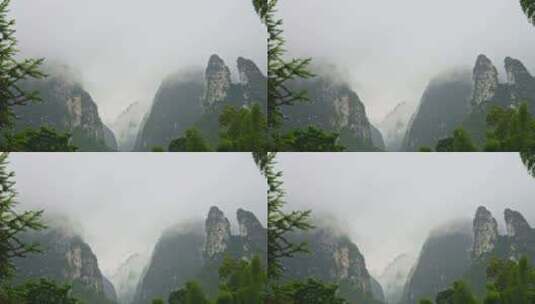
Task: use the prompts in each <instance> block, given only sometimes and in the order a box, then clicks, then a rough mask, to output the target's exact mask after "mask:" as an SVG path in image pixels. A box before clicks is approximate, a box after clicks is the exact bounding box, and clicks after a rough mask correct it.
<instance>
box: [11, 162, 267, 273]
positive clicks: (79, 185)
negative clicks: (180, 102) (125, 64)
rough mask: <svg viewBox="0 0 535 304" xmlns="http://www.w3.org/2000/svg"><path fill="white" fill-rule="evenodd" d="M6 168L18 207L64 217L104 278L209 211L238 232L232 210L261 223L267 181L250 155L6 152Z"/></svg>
mask: <svg viewBox="0 0 535 304" xmlns="http://www.w3.org/2000/svg"><path fill="white" fill-rule="evenodd" d="M10 162H11V164H10V168H11V169H12V170H14V171H15V173H16V178H15V180H16V182H17V184H16V189H17V191H18V192H19V194H20V196H19V201H20V202H21V205H20V207H21V208H38V209H45V212H46V214H60V215H64V216H68V218H69V219H70V220H72V221H73V222H74V223H75V224H76V225H77V226H79V227H77V229H78V228H80V229H81V230H82V233H83V237H84V240H85V241H86V242H88V243H89V244H90V245H91V247H92V249H93V250H94V252H95V254H96V255H97V257H98V259H99V264H100V267H101V269H103V271H104V272H105V273H106V274H109V273H110V271H113V270H114V269H115V267H117V266H119V264H120V263H121V262H123V259H125V258H126V257H127V256H129V255H130V254H132V253H141V254H147V253H148V252H149V251H150V250H152V249H153V247H154V245H155V242H156V240H157V239H158V238H159V236H160V235H161V233H162V232H163V231H164V230H165V229H166V228H169V227H171V226H174V225H175V224H180V223H189V222H191V221H192V220H200V221H204V219H205V217H206V215H207V214H208V211H209V208H210V207H211V206H213V205H217V206H219V207H220V208H221V209H222V210H223V211H224V212H225V215H226V216H227V218H228V219H229V220H230V221H231V223H232V224H233V225H234V230H235V232H236V233H237V223H236V222H237V219H236V211H237V209H238V208H243V209H247V210H250V211H252V212H254V213H255V214H256V216H257V217H258V218H259V220H260V221H261V222H262V223H263V224H264V225H265V222H266V221H265V219H266V212H267V211H266V209H267V207H266V184H265V178H264V177H263V176H262V175H260V172H259V171H258V169H257V168H256V166H255V164H254V161H253V159H252V157H251V155H250V153H210V154H204V153H193V154H181V153H175V154H147V153H141V154H139V153H120V154H113V153H106V154H99V153H81V154H79V153H70V154H69V153H67V154H45V153H29V154H22V153H20V154H19V153H12V154H11V155H10Z"/></svg>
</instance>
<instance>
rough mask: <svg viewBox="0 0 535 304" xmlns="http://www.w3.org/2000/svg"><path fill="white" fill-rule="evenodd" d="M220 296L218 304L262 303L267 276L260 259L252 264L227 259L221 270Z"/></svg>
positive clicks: (256, 259)
mask: <svg viewBox="0 0 535 304" xmlns="http://www.w3.org/2000/svg"><path fill="white" fill-rule="evenodd" d="M219 277H220V278H221V280H222V282H221V286H220V294H219V296H218V297H217V300H216V303H218V304H223V303H228V304H241V303H244V304H249V303H250V304H254V303H262V302H263V299H264V289H265V284H266V283H267V275H266V273H265V271H264V268H263V267H262V263H261V261H260V258H259V257H255V258H253V260H252V261H251V262H247V261H243V260H241V261H237V260H234V259H230V258H226V259H225V261H224V262H223V265H222V266H221V268H220V269H219Z"/></svg>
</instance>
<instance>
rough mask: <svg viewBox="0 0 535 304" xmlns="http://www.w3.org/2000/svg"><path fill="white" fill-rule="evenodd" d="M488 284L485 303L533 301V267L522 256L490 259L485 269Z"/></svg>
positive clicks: (534, 298) (512, 303)
mask: <svg viewBox="0 0 535 304" xmlns="http://www.w3.org/2000/svg"><path fill="white" fill-rule="evenodd" d="M487 277H488V278H489V279H490V283H489V284H488V287H487V289H488V291H487V297H486V298H485V304H490V303H500V304H528V303H535V269H534V268H533V267H532V266H531V265H530V264H529V262H528V259H527V258H526V257H523V258H521V259H520V261H518V262H514V261H511V260H498V259H494V260H492V261H491V263H490V266H489V267H488V269H487Z"/></svg>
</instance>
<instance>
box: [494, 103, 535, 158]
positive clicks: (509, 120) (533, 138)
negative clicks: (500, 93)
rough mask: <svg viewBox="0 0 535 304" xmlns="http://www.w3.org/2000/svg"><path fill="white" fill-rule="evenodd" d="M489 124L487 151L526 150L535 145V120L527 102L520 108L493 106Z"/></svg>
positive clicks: (531, 148)
mask: <svg viewBox="0 0 535 304" xmlns="http://www.w3.org/2000/svg"><path fill="white" fill-rule="evenodd" d="M487 125H488V129H489V130H488V131H487V142H486V144H485V151H489V152H496V151H500V152H525V151H532V150H533V148H534V147H535V120H534V119H533V118H532V117H531V115H530V114H529V111H528V106H527V104H525V103H523V104H522V105H521V106H520V107H518V108H507V109H503V108H500V107H494V108H492V109H491V111H490V112H489V114H488V116H487Z"/></svg>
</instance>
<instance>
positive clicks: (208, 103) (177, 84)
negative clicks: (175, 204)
mask: <svg viewBox="0 0 535 304" xmlns="http://www.w3.org/2000/svg"><path fill="white" fill-rule="evenodd" d="M237 67H238V72H239V82H238V83H233V82H232V79H231V72H230V69H229V68H228V66H227V65H226V64H225V62H224V61H223V60H222V59H221V58H220V57H219V56H217V55H212V56H211V57H210V59H209V61H208V65H207V67H206V70H205V72H204V75H203V72H202V71H189V72H187V73H182V74H175V75H172V76H170V77H168V78H167V79H165V80H164V81H163V83H162V84H161V86H160V88H159V89H158V92H157V93H156V96H155V97H154V101H153V104H152V108H151V110H150V112H149V114H148V115H147V117H146V120H145V121H144V122H143V124H142V127H141V128H140V131H139V134H138V136H137V139H136V144H135V150H137V151H150V150H151V148H152V147H154V146H162V147H165V148H167V146H168V145H169V143H170V142H171V141H172V140H174V139H176V138H179V137H181V136H182V135H183V134H184V131H185V130H186V129H188V128H191V127H197V128H198V129H199V130H200V131H201V133H202V134H203V135H204V136H205V137H206V139H207V140H208V141H209V142H210V143H212V144H214V145H215V144H216V143H217V140H218V136H219V114H221V112H222V110H223V108H224V107H225V106H227V105H230V106H235V107H238V108H239V107H243V106H251V105H253V104H255V103H257V104H259V105H260V106H261V108H262V109H266V108H267V78H266V77H265V76H264V75H263V74H262V72H261V71H260V69H259V68H258V67H257V66H256V65H255V64H254V62H252V61H251V60H248V59H245V58H241V57H240V58H238V60H237Z"/></svg>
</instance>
